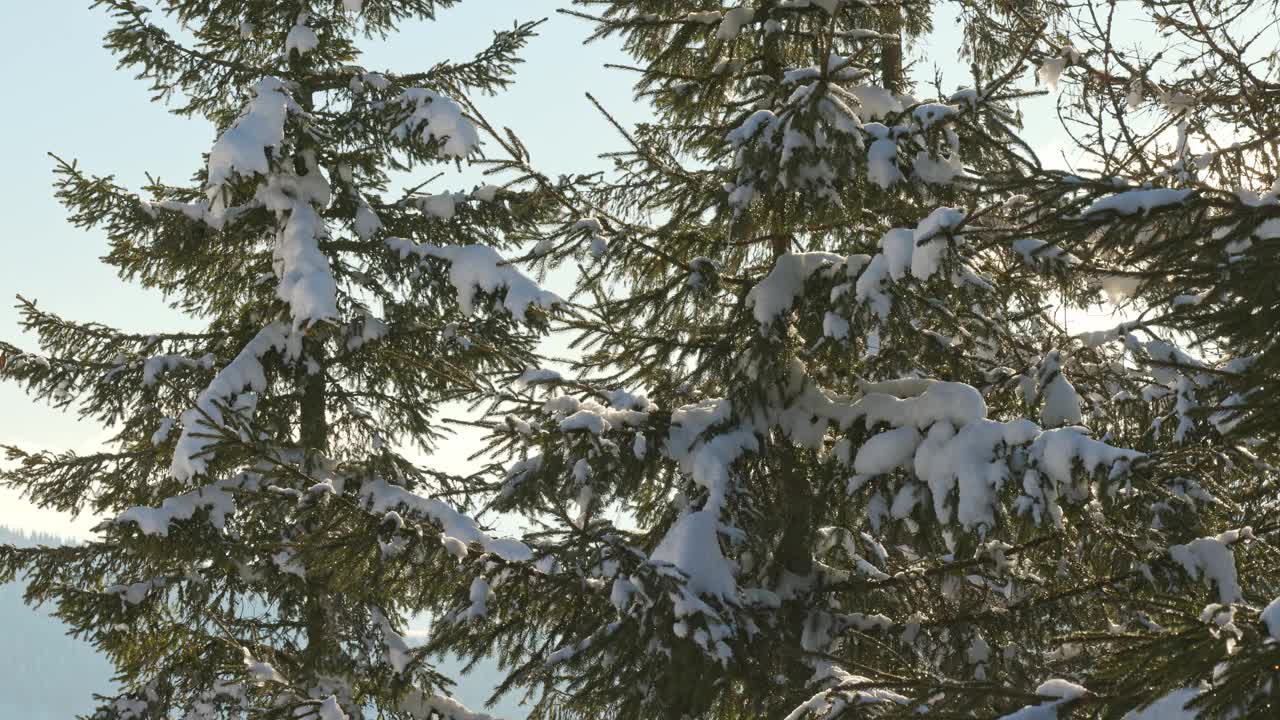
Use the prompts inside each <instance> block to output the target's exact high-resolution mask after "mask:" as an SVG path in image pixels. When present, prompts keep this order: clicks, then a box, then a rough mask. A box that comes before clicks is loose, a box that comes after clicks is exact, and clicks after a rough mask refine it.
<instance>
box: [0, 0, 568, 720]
mask: <svg viewBox="0 0 1280 720" xmlns="http://www.w3.org/2000/svg"><path fill="white" fill-rule="evenodd" d="M453 4H454V3H453V2H451V1H450V0H368V2H363V3H362V2H360V0H343V1H342V2H338V1H337V0H325V1H323V2H321V1H314V2H305V1H304V2H295V1H287V2H286V1H282V0H249V1H245V0H234V1H231V0H161V1H160V2H157V3H154V4H153V5H152V7H147V6H144V5H142V4H139V3H135V2H132V1H131V0H98V1H97V2H95V3H94V5H95V6H97V7H99V8H100V9H102V10H105V11H106V12H108V13H109V14H110V15H111V17H112V18H113V20H114V27H113V28H112V29H111V31H110V32H109V34H108V35H107V37H106V46H107V47H108V48H109V49H111V50H112V51H113V52H114V53H115V54H116V55H117V56H118V57H119V58H120V61H121V64H122V66H124V67H127V68H130V69H132V70H134V71H136V72H137V73H139V75H140V77H142V78H145V79H146V80H147V81H149V82H150V83H151V87H152V89H153V90H154V92H155V96H156V98H157V100H165V101H168V102H170V103H171V104H172V106H173V107H174V108H175V109H176V111H177V112H178V113H180V114H184V115H189V116H193V117H199V118H205V119H207V120H208V121H210V122H211V123H212V124H213V125H214V126H215V128H216V132H217V139H216V142H215V143H214V144H213V146H212V148H211V149H210V151H209V153H208V155H207V157H206V158H205V159H204V161H203V162H202V163H201V167H200V170H199V171H198V172H196V173H195V175H194V177H193V178H192V180H191V182H189V183H185V184H167V183H162V182H161V181H159V180H152V181H151V182H150V183H149V184H148V186H147V187H144V188H142V189H141V192H135V191H131V190H129V189H127V188H125V187H122V186H120V185H119V184H117V183H116V182H115V181H114V180H113V178H112V176H110V175H94V174H90V173H89V172H87V171H85V170H83V169H81V168H80V167H79V166H78V165H77V164H76V163H74V162H63V161H59V162H58V164H57V170H56V172H57V183H56V185H57V194H58V197H59V199H60V200H61V201H62V202H63V204H64V205H65V206H66V207H67V209H68V211H69V213H70V217H71V220H72V221H73V222H74V223H75V224H76V225H78V226H81V227H84V228H97V229H100V230H103V231H105V233H106V236H107V238H108V240H109V243H110V250H109V253H108V254H107V256H106V258H105V261H106V262H107V263H109V264H110V265H112V266H113V267H115V268H116V269H117V270H118V272H119V274H120V276H121V278H122V279H124V280H127V281H132V282H137V283H139V284H141V285H142V286H144V287H148V288H156V289H159V290H160V291H162V292H163V293H164V294H165V296H166V297H167V298H168V299H169V301H170V302H171V303H172V304H173V305H174V306H175V307H177V308H179V309H181V310H183V311H185V312H186V313H188V314H190V315H192V316H194V317H197V318H201V319H203V320H204V321H205V327H204V328H203V329H202V330H200V331H198V332H155V333H134V332H126V331H122V330H118V329H115V328H111V327H107V326H104V325H101V324H98V323H93V322H82V321H76V320H70V319H64V318H61V317H59V316H58V315H56V314H54V313H51V312H49V311H47V310H46V309H44V308H42V307H39V306H37V305H36V303H35V302H33V301H28V300H25V299H21V300H20V303H19V306H20V311H21V317H22V323H23V325H24V327H25V329H26V330H28V331H29V332H30V333H32V334H33V335H34V337H35V341H36V343H37V344H38V346H39V349H38V350H35V349H32V350H25V349H21V348H19V347H18V346H17V345H15V344H10V343H3V344H0V360H2V361H3V362H2V365H0V377H3V378H4V379H6V380H10V381H14V382H16V383H19V384H21V385H22V386H23V387H24V388H25V389H26V390H27V391H28V392H29V393H30V394H31V395H32V396H33V397H34V398H35V399H37V400H40V401H44V402H47V403H50V404H52V405H53V406H55V407H59V408H64V409H68V410H72V409H74V410H76V411H78V412H79V413H80V414H81V415H82V416H83V417H86V418H88V419H91V420H93V421H96V422H100V423H103V424H105V425H107V426H109V427H110V428H111V429H112V430H113V433H114V434H113V435H112V437H111V440H110V443H109V446H110V447H109V448H108V449H105V450H103V451H101V452H95V453H91V454H84V455H79V454H74V453H29V452H26V451H24V450H22V449H21V448H8V450H7V452H8V459H9V461H10V465H9V469H7V470H5V472H4V474H3V476H2V478H0V479H2V480H3V482H4V483H5V484H6V485H8V486H10V487H12V488H16V489H18V490H21V491H23V492H24V493H26V494H27V496H28V497H29V498H30V499H31V500H32V501H33V502H35V503H36V504H37V505H40V506H42V507H46V508H54V509H57V510H62V511H68V512H75V513H80V512H93V513H97V514H101V515H103V516H105V517H106V518H107V520H105V521H104V522H103V523H102V524H101V525H100V526H99V527H98V532H99V535H98V538H97V539H96V540H94V541H93V542H88V543H85V544H81V545H74V546H66V547H59V548H36V549H16V548H10V547H4V548H0V581H6V582H7V581H10V580H12V579H13V578H14V577H15V576H17V575H19V574H22V575H23V576H25V577H26V579H27V583H28V584H27V588H28V590H27V597H28V600H29V601H31V602H35V603H52V604H53V605H54V606H55V608H56V613H57V615H58V617H59V618H61V619H62V620H63V621H64V622H66V623H67V624H68V625H69V626H70V627H71V629H72V632H74V633H76V634H78V635H80V636H82V637H85V638H86V639H88V640H89V641H91V642H92V643H93V644H94V645H95V646H97V647H98V648H99V649H100V650H101V651H103V652H104V653H105V654H106V655H107V657H108V658H109V659H110V660H111V661H112V662H113V663H114V665H115V667H116V669H117V671H118V673H119V680H120V683H121V687H122V692H121V694H120V695H119V696H117V697H110V698H104V699H103V701H102V705H101V707H100V709H99V710H98V711H97V713H96V714H95V715H94V716H93V717H94V719H95V720H99V719H100V720H140V719H142V718H168V717H183V718H209V719H213V718H242V717H255V718H256V717H288V718H298V717H313V718H321V719H323V720H341V719H343V718H348V717H350V718H359V717H366V716H367V714H366V713H379V714H380V715H379V716H381V717H397V718H432V719H436V718H448V719H450V720H470V719H473V718H482V717H487V716H486V715H483V714H478V713H472V712H470V711H468V710H466V709H465V708H464V707H462V706H461V705H460V704H458V703H457V702H455V701H453V700H452V699H450V697H449V696H448V686H449V681H448V679H447V678H444V677H442V676H440V675H438V674H437V673H436V672H435V671H434V670H433V669H432V667H431V665H430V663H429V662H428V661H427V659H426V657H425V655H424V654H423V653H422V652H421V651H416V650H412V649H411V648H410V647H409V645H408V644H407V642H406V640H405V639H404V637H403V635H402V633H403V632H404V630H405V625H406V622H407V619H408V618H409V617H410V616H412V615H417V614H419V613H421V612H423V611H424V610H427V609H430V608H432V607H434V606H435V605H437V604H440V603H442V602H444V601H445V600H446V599H447V600H450V601H451V600H452V599H453V597H454V588H455V587H456V586H457V584H458V582H457V581H453V580H450V579H449V578H451V577H452V576H453V575H454V574H456V572H457V565H458V560H457V558H459V557H465V556H466V555H467V554H468V552H469V551H471V550H478V551H481V550H482V551H483V552H485V553H493V554H495V555H497V556H499V557H502V558H505V559H507V560H512V561H516V560H523V559H525V558H526V557H527V556H528V555H529V554H530V550H529V549H528V548H527V547H526V546H524V545H523V544H521V543H520V542H518V541H514V540H506V539H501V538H496V537H493V536H491V535H490V534H488V533H486V532H485V531H484V529H483V528H482V527H481V526H479V525H478V524H477V523H476V522H475V521H473V520H472V519H470V518H469V517H467V516H466V515H464V514H462V513H461V512H460V508H464V507H465V506H467V505H468V504H469V498H468V496H467V494H466V493H467V492H468V487H467V484H466V483H465V482H463V481H462V479H461V478H457V477H454V476H451V475H449V474H447V473H444V472H440V471H438V470H436V469H433V468H431V467H422V466H419V465H417V464H415V463H414V462H413V461H411V459H410V457H409V456H408V455H406V453H407V452H409V451H410V450H412V449H413V448H415V447H416V448H420V449H423V450H428V451H430V450H431V449H432V448H434V447H437V446H438V444H439V443H440V442H441V441H442V439H444V438H445V437H446V435H445V434H444V432H443V430H442V428H441V426H440V425H439V422H438V419H437V413H438V411H439V409H440V408H441V406H442V405H443V404H444V403H448V402H454V401H466V400H469V399H473V398H475V397H477V396H480V395H482V394H483V393H485V391H486V390H487V389H488V388H489V387H490V386H491V385H492V384H493V383H494V382H495V381H496V379H500V378H504V377H508V376H513V375H516V374H519V373H520V372H521V371H522V370H523V369H524V368H525V367H527V366H528V365H530V364H536V362H537V361H536V360H535V359H534V358H535V355H534V350H535V345H536V343H537V342H538V338H539V336H540V335H541V334H542V333H543V332H544V331H545V329H546V328H547V320H548V317H549V314H550V313H551V312H554V309H555V307H556V306H557V305H558V304H559V303H560V302H561V301H560V299H559V298H557V297H556V296H554V295H553V294H551V293H549V292H547V291H544V290H542V289H540V288H539V287H537V286H536V285H535V284H534V283H533V282H532V281H530V280H529V279H528V278H527V277H525V276H524V275H523V274H521V273H520V272H519V271H518V270H517V269H516V268H515V267H514V266H512V265H510V264H508V263H507V262H505V261H504V260H503V258H502V256H501V255H500V253H501V252H506V251H509V250H513V249H514V248H517V247H519V246H520V245H522V244H523V243H526V242H527V241H528V240H529V239H530V238H532V237H534V235H535V234H536V232H537V229H538V226H539V223H541V222H542V221H543V220H545V218H546V211H545V210H544V209H543V208H544V206H545V203H543V202H542V200H541V199H540V195H541V193H542V191H541V190H539V189H538V188H537V187H535V186H532V185H529V186H525V185H522V184H521V183H520V182H519V181H518V180H517V181H515V182H514V183H509V184H507V185H506V186H504V187H501V188H499V187H497V186H494V185H485V186H482V187H478V188H476V189H475V190H474V191H472V192H469V193H466V192H452V191H444V192H434V193H428V192H425V191H423V190H422V189H421V186H417V187H413V188H409V189H407V190H405V191H403V192H401V191H398V190H396V185H397V183H400V182H403V178H404V177H405V173H407V172H411V171H420V170H422V169H430V168H431V167H432V166H438V167H445V168H446V169H447V167H448V166H449V165H452V164H457V163H468V162H474V161H477V160H479V159H480V158H481V157H482V155H481V153H482V145H483V144H484V143H487V142H488V141H487V140H484V138H485V136H486V135H493V129H492V128H491V127H490V126H488V125H487V124H486V123H485V122H484V121H483V120H482V119H481V118H480V116H479V115H478V113H476V112H474V110H473V108H472V107H471V105H470V103H469V100H468V96H469V95H471V94H475V93H490V92H496V91H499V90H501V89H502V88H503V87H504V86H506V85H507V83H508V82H509V79H510V77H511V75H512V73H513V70H514V66H515V64H516V63H517V62H518V61H519V60H518V56H517V53H518V52H519V51H520V50H521V48H522V47H523V46H524V45H525V44H526V42H527V41H528V39H529V38H530V37H531V35H532V34H533V33H534V32H535V28H536V23H525V24H516V25H514V26H512V27H511V28H510V29H506V30H502V31H501V32H496V33H495V34H494V36H493V40H492V43H491V44H489V46H488V47H485V48H484V49H483V50H481V52H479V53H478V54H477V55H476V56H475V57H474V58H473V59H470V60H466V61H463V62H442V63H439V64H437V65H435V66H433V67H431V68H428V69H426V70H425V71H422V72H413V73H392V72H376V71H373V70H370V69H366V68H365V67H362V66H361V65H360V64H359V59H360V55H359V50H358V47H357V42H358V41H359V40H361V39H362V38H378V37H381V36H385V35H387V34H388V33H390V32H392V31H393V30H394V29H395V27H396V26H397V24H398V23H401V22H404V21H410V20H430V19H433V17H434V14H435V12H436V11H437V10H438V9H441V8H445V7H448V6H450V5H453ZM160 14H163V16H164V17H161V16H160ZM442 31H444V29H442ZM501 143H502V144H504V145H506V146H507V147H510V148H518V147H519V146H518V142H517V141H515V140H514V138H513V137H512V136H510V135H508V134H505V133H504V134H503V136H502V137H501ZM494 147H498V145H497V144H494ZM193 160H194V161H197V162H199V159H197V158H193ZM546 207H550V206H546ZM467 579H468V580H469V579H470V578H469V577H468V578H467ZM477 588H479V586H477ZM472 596H473V597H476V598H477V600H476V602H477V603H481V604H482V603H483V597H482V593H481V589H475V590H473V592H472Z"/></svg>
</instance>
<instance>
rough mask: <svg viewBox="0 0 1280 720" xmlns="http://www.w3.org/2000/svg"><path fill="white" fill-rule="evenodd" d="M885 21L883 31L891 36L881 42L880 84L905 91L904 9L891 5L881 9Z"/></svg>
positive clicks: (888, 88) (891, 90) (898, 91)
mask: <svg viewBox="0 0 1280 720" xmlns="http://www.w3.org/2000/svg"><path fill="white" fill-rule="evenodd" d="M880 14H881V17H882V19H883V23H884V29H883V30H882V32H883V33H884V34H885V35H886V36H889V37H891V38H892V39H886V40H884V41H883V43H882V44H881V48H882V50H881V54H880V84H882V85H884V87H885V89H886V90H889V91H890V92H895V93H900V92H902V91H903V88H904V85H905V84H904V83H903V78H902V9H901V8H899V7H898V6H896V5H889V6H887V7H885V8H883V9H881V11H880Z"/></svg>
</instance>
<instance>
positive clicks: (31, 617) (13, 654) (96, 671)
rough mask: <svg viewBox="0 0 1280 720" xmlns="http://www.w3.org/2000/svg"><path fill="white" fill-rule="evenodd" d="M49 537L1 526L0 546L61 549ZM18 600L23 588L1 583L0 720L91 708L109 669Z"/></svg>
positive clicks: (37, 718)
mask: <svg viewBox="0 0 1280 720" xmlns="http://www.w3.org/2000/svg"><path fill="white" fill-rule="evenodd" d="M63 542H64V541H63V540H62V539H61V538H58V537H54V536H52V535H43V534H38V533H24V532H21V531H18V530H12V529H10V528H6V527H3V526H0V544H11V545H18V546H22V547H26V546H31V545H60V544H62V543H63ZM49 610H51V608H30V607H27V605H26V604H24V603H23V602H22V585H21V584H19V583H8V584H4V585H0V635H3V637H4V642H3V646H4V652H0V718H15V719H16V718H22V719H23V720H69V719H70V718H74V717H76V716H77V715H82V714H88V713H90V712H92V711H93V709H94V705H95V703H94V700H93V696H94V693H107V692H109V691H110V690H111V688H112V682H111V666H110V664H108V663H107V661H106V660H105V659H103V658H102V657H101V656H99V655H98V654H97V653H95V652H94V651H93V648H92V647H91V646H89V645H88V644H87V643H85V642H82V641H80V640H77V639H76V638H73V637H70V636H68V635H67V634H66V633H67V628H66V626H65V625H63V624H62V623H61V622H59V621H58V619H57V618H54V617H51V616H50V614H49V612H48V611H49Z"/></svg>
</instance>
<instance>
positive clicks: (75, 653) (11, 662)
mask: <svg viewBox="0 0 1280 720" xmlns="http://www.w3.org/2000/svg"><path fill="white" fill-rule="evenodd" d="M64 542H68V541H67V540H65V539H63V538H59V537H56V536H53V535H45V534H42V533H29V532H24V531H21V530H14V529H12V528H8V527H5V526H3V525H0V545H4V544H9V545H16V546H18V547H29V546H32V545H61V544H63V543H64ZM51 609H52V608H31V607H28V606H27V605H26V604H25V603H23V601H22V585H21V584H20V583H8V584H5V585H0V638H3V641H0V647H2V648H3V650H4V651H3V652H0V720H10V718H12V719H14V720H17V719H18V718H21V719H22V720H70V719H71V718H74V717H76V716H78V715H86V714H88V713H91V712H92V711H93V709H94V707H95V703H94V699H93V696H94V694H95V693H97V694H106V693H108V691H109V690H111V688H112V685H113V684H112V682H111V665H110V664H109V663H108V662H107V661H106V660H105V659H104V658H102V657H101V656H100V655H98V654H97V653H96V652H95V651H94V649H93V647H92V646H90V645H89V644H88V643H85V642H83V641H81V640H78V639H76V638H73V637H70V636H68V635H67V634H66V633H67V628H66V626H65V625H63V624H62V623H61V622H60V621H59V620H58V619H57V618H55V617H52V616H51V615H50V614H49V611H50V610H51ZM443 667H444V669H446V670H448V671H450V672H451V673H453V675H454V677H455V678H456V679H457V680H458V686H457V688H456V691H455V692H456V694H457V696H458V697H459V698H460V699H462V700H464V701H465V702H466V703H468V704H469V705H471V706H472V707H477V708H478V707H480V706H481V705H483V704H484V701H485V700H486V699H488V695H489V692H490V691H491V689H492V687H493V678H494V677H496V675H497V669H496V668H495V667H494V666H493V664H492V663H481V664H480V666H479V667H477V668H476V669H475V670H474V671H473V672H472V673H471V674H469V675H463V674H462V673H461V667H460V665H459V663H458V662H457V661H456V660H455V659H453V658H450V659H448V660H445V661H444V664H443ZM495 709H496V710H497V711H498V712H501V713H502V714H503V715H502V716H503V717H505V718H512V719H517V718H521V717H524V716H525V714H526V712H527V711H526V710H525V709H523V708H521V707H519V705H518V698H507V699H506V700H505V701H504V702H502V703H499V705H498V707H497V708H495Z"/></svg>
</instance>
